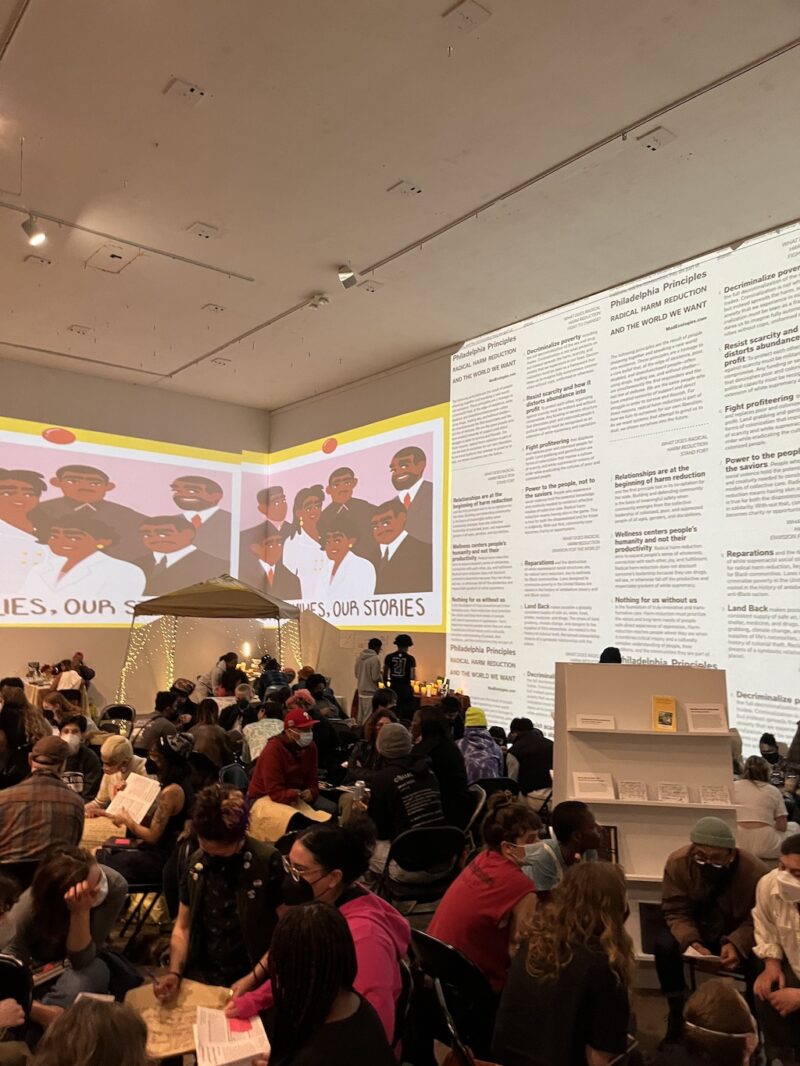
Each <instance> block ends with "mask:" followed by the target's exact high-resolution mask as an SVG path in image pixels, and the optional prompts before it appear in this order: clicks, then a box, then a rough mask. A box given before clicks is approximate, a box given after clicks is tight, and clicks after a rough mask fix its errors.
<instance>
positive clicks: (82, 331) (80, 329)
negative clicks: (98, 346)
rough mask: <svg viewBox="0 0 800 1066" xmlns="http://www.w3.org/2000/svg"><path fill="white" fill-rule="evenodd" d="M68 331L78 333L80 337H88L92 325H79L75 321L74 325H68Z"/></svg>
mask: <svg viewBox="0 0 800 1066" xmlns="http://www.w3.org/2000/svg"><path fill="white" fill-rule="evenodd" d="M67 332H68V333H77V334H78V336H79V337H88V336H89V334H90V333H91V332H92V327H91V326H79V325H78V324H77V323H75V324H74V325H72V326H67Z"/></svg>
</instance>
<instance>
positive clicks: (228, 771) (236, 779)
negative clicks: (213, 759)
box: [219, 762, 250, 792]
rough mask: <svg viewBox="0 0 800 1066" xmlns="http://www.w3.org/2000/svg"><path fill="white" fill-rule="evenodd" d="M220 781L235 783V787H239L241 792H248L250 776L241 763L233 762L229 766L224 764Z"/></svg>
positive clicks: (224, 783)
mask: <svg viewBox="0 0 800 1066" xmlns="http://www.w3.org/2000/svg"><path fill="white" fill-rule="evenodd" d="M219 783H220V784H221V785H233V787H234V788H238V789H239V790H240V791H241V792H247V786H248V785H249V784H250V778H249V777H248V776H247V770H245V768H244V767H243V766H242V764H241V763H238V762H232V763H229V764H228V765H227V766H223V767H222V769H221V770H220V772H219Z"/></svg>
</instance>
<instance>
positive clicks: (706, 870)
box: [697, 863, 731, 885]
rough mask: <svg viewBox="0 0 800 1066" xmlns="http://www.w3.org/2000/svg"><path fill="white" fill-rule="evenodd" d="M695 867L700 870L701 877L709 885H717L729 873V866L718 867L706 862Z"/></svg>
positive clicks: (728, 875)
mask: <svg viewBox="0 0 800 1066" xmlns="http://www.w3.org/2000/svg"><path fill="white" fill-rule="evenodd" d="M697 869H698V870H699V871H700V876H701V877H702V879H703V880H704V881H705V882H706V884H709V885H719V884H721V883H722V882H723V881H725V880H726V879H727V878H728V877H730V875H731V868H730V866H723V867H722V868H721V869H720V868H718V867H716V866H711V865H710V864H708V863H706V865H705V866H698V867H697Z"/></svg>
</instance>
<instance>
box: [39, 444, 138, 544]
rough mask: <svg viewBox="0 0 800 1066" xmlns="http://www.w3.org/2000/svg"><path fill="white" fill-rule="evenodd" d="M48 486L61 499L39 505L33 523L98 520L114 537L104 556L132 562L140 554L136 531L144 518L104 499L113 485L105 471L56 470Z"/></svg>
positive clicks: (87, 467)
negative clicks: (79, 517) (82, 518)
mask: <svg viewBox="0 0 800 1066" xmlns="http://www.w3.org/2000/svg"><path fill="white" fill-rule="evenodd" d="M50 484H51V485H52V486H53V488H55V489H58V490H59V491H60V492H61V496H60V497H58V498H56V499H54V500H45V501H44V502H43V503H41V504H39V507H38V508H37V510H36V512H35V514H34V515H33V518H34V520H38V518H39V517H42V518H44V519H45V520H47V521H48V522H49V521H52V522H55V523H56V524H59V525H60V524H63V520H64V519H69V520H70V523H69V524H71V519H72V518H73V517H74V516H75V515H89V516H94V517H95V518H99V519H100V521H101V522H105V524H106V525H107V526H109V527H110V528H111V529H113V530H114V533H115V534H116V539H115V542H114V544H112V545H110V546H109V548H108V549H107V551H108V554H109V555H111V556H113V557H114V558H115V559H123V560H125V561H127V562H129V563H133V562H136V560H137V559H138V558H139V556H140V555H141V553H142V546H141V541H140V540H139V537H138V532H139V523H140V522H141V521H142V519H143V518H144V515H142V514H140V513H139V512H138V511H134V510H133V508H131V507H125V506H123V505H122V504H120V503H113V502H112V501H111V500H107V499H106V496H108V495H109V494H110V493H112V492H113V491H114V489H115V488H116V487H117V486H116V485H115V484H114V483H113V482H112V481H111V479H110V478H109V476H108V474H106V473H105V471H103V470H99V469H98V468H97V467H96V466H80V465H77V466H76V465H73V466H62V467H59V469H58V470H56V473H55V477H51V478H50Z"/></svg>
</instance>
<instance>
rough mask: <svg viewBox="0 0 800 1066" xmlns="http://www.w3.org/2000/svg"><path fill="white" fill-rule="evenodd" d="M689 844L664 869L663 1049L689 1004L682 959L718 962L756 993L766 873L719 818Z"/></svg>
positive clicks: (705, 823)
mask: <svg viewBox="0 0 800 1066" xmlns="http://www.w3.org/2000/svg"><path fill="white" fill-rule="evenodd" d="M689 840H690V843H689V844H688V845H686V846H685V847H682V848H679V849H678V850H677V851H674V852H673V853H672V854H671V855H670V856H669V857H668V859H667V862H666V865H665V867H664V879H663V883H662V899H661V908H662V911H663V914H664V919H665V921H666V928H664V929H663V930H662V931H661V932H660V933H659V935H658V938H657V940H656V944H655V960H656V971H657V973H658V981H659V984H660V986H661V991H662V992H663V993H664V995H665V996H666V998H667V1001H668V1003H669V1018H668V1022H667V1032H666V1035H665V1037H664V1042H665V1043H676V1042H677V1041H678V1040H679V1038H680V1033H681V1029H682V1024H683V1023H682V1012H683V1005H684V1001H685V998H686V984H685V981H684V976H683V955H684V953H685V952H686V951H687V950H688V949H689V948H692V949H693V953H694V954H696V955H704V956H714V957H716V958H718V960H719V961H718V965H719V966H720V967H721V968H722V969H724V970H729V971H738V972H740V973H742V974H744V977H745V981H746V982H747V987H748V989H749V990H751V991H752V986H753V981H754V979H755V965H754V962H753V943H754V933H753V919H752V917H751V911H752V909H753V905H754V903H755V896H756V885H757V884H758V882H759V880H760V879H761V877H763V876H764V874H765V873H766V872H767V868H766V866H765V865H764V863H763V862H761V860H760V859H757V858H756V856H755V855H751V854H750V853H749V852H748V851H742V850H741V849H739V848H737V847H736V839H735V837H734V835H733V831H732V829H731V828H730V826H729V825H728V824H727V823H726V822H724V821H722V819H721V818H712V817H707V818H701V819H700V821H699V822H697V823H696V824H695V825H694V827H693V828H692V831H691V833H690V834H689Z"/></svg>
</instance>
